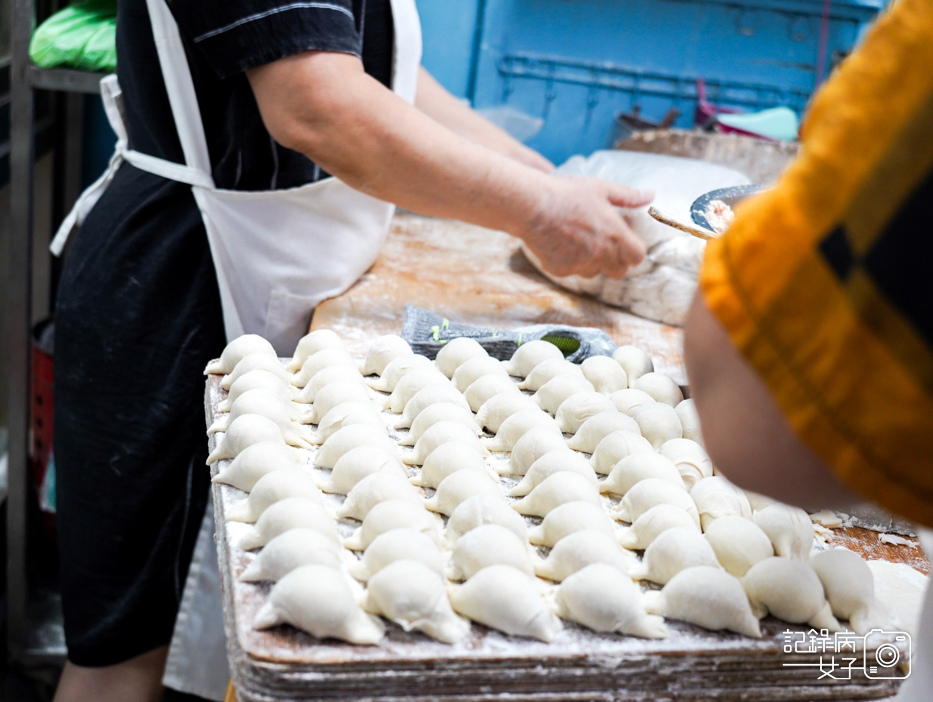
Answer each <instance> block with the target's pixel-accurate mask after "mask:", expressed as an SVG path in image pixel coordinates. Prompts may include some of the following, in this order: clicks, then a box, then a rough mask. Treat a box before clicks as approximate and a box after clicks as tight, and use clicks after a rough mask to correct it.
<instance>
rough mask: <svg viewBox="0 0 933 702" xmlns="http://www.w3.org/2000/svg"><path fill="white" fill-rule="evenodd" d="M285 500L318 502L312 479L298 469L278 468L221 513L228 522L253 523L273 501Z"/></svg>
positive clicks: (319, 498)
mask: <svg viewBox="0 0 933 702" xmlns="http://www.w3.org/2000/svg"><path fill="white" fill-rule="evenodd" d="M289 497H307V498H309V499H310V500H312V501H313V502H319V503H320V502H321V491H320V490H319V489H318V487H317V484H316V482H315V480H314V476H313V475H311V474H310V473H308V472H307V471H303V470H300V469H298V468H280V469H279V470H274V471H272V472H271V473H266V474H265V475H264V476H262V477H261V478H260V479H259V480H257V481H256V484H255V485H253V489H252V490H250V492H249V497H247V498H246V499H245V500H242V501H240V502H237V503H236V504H234V505H231V506H230V507H228V508H227V509H226V511H225V512H224V517H226V519H227V521H228V522H249V523H253V522H255V521H256V520H257V519H259V517H261V516H262V513H263V512H265V511H266V510H267V509H268V508H269V507H271V506H272V505H274V504H275V503H276V502H281V501H282V500H285V499H288V498H289Z"/></svg>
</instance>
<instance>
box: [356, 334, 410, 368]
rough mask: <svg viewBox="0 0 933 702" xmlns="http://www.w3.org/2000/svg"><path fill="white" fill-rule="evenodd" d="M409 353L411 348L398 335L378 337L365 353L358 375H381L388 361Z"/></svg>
mask: <svg viewBox="0 0 933 702" xmlns="http://www.w3.org/2000/svg"><path fill="white" fill-rule="evenodd" d="M411 353H412V350H411V346H410V345H409V344H408V342H407V341H405V339H403V338H402V337H400V336H399V335H398V334H386V335H385V336H380V337H379V338H378V339H376V340H375V341H374V342H373V343H372V345H371V346H370V347H369V349H368V350H367V351H366V358H364V359H363V363H362V364H361V365H360V375H373V374H374V373H375V374H376V375H382V372H383V371H384V370H385V367H386V366H387V365H388V364H389V362H390V361H392V360H394V359H396V358H398V357H399V356H407V355H410V354H411Z"/></svg>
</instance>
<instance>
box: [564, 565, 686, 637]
mask: <svg viewBox="0 0 933 702" xmlns="http://www.w3.org/2000/svg"><path fill="white" fill-rule="evenodd" d="M555 605H556V607H557V614H558V615H559V616H560V617H562V618H563V619H569V620H570V621H573V622H577V623H578V624H582V625H583V626H585V627H587V628H589V629H592V630H593V631H599V632H610V631H611V632H616V633H619V634H628V635H630V636H640V637H642V638H646V639H663V638H666V637H667V636H668V635H669V632H668V630H667V627H666V626H665V625H664V618H663V617H659V616H657V615H654V614H648V613H646V612H645V610H644V606H643V604H642V594H641V590H640V589H639V588H638V586H637V585H636V584H635V583H634V582H632V580H631V579H630V578H628V577H625V576H623V575H621V574H620V572H619V570H618V569H617V568H613V567H612V566H610V565H607V564H605V563H591V564H590V565H588V566H586V567H585V568H581V569H580V570H578V571H577V572H576V573H573V574H572V575H570V576H568V577H567V578H565V579H564V581H563V582H562V583H561V584H560V587H559V588H558V590H557V595H556V597H555Z"/></svg>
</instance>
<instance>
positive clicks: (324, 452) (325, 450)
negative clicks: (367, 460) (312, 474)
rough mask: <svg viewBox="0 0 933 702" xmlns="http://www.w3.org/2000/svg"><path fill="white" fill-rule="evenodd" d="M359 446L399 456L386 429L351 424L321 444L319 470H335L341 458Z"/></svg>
mask: <svg viewBox="0 0 933 702" xmlns="http://www.w3.org/2000/svg"><path fill="white" fill-rule="evenodd" d="M359 446H378V447H379V448H382V449H385V452H386V453H388V454H389V455H390V456H397V455H398V446H397V445H396V443H395V442H394V441H392V439H390V438H389V435H388V434H387V433H386V430H385V427H372V426H368V425H366V424H350V425H348V426H345V427H343V428H342V429H338V430H337V431H335V432H334V433H333V434H331V435H330V436H329V437H328V438H327V441H325V442H324V443H323V444H321V448H320V449H318V452H317V455H315V457H314V464H315V465H316V466H317V467H318V468H333V467H334V466H335V465H337V461H338V460H340V457H341V456H343V455H344V454H345V453H346V452H347V451H351V450H352V449H355V448H357V447H359Z"/></svg>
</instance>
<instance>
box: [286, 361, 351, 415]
mask: <svg viewBox="0 0 933 702" xmlns="http://www.w3.org/2000/svg"><path fill="white" fill-rule="evenodd" d="M338 381H340V382H345V383H355V384H356V385H360V386H362V387H364V388H365V387H368V386H367V385H366V381H365V380H363V376H362V375H360V374H359V372H357V370H356V369H355V368H353V366H347V365H344V364H342V363H341V364H338V365H335V366H327V368H322V369H321V370H319V371H318V372H317V373H315V374H314V377H312V378H311V380H309V381H308V384H307V385H305V386H304V387H303V388H302V389H301V390H299V391H298V394H297V396H296V397H295V401H296V402H303V403H305V404H308V405H310V404H312V403H313V402H314V399H315V398H316V397H317V395H318V393H319V392H320V391H321V390H323V389H324V388H325V387H327V386H328V385H330V384H331V383H336V382H338Z"/></svg>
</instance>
